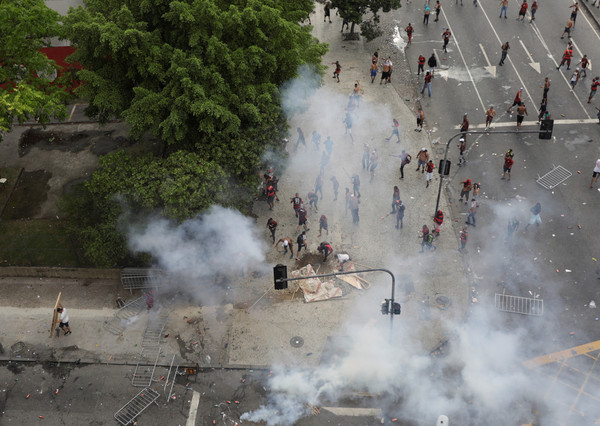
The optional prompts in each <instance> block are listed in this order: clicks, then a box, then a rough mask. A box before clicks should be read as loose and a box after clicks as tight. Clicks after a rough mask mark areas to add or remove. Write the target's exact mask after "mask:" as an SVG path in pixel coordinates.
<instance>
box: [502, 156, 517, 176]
mask: <svg viewBox="0 0 600 426" xmlns="http://www.w3.org/2000/svg"><path fill="white" fill-rule="evenodd" d="M513 164H515V161H514V160H513V154H512V149H509V150H508V152H507V153H506V154H505V155H504V166H503V167H502V177H501V178H500V179H502V180H504V179H506V178H505V176H506V174H507V173H508V180H510V172H511V170H512V166H513Z"/></svg>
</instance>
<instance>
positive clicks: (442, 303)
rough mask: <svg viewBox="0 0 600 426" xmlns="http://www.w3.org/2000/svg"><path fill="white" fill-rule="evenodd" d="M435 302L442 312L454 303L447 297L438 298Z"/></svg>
mask: <svg viewBox="0 0 600 426" xmlns="http://www.w3.org/2000/svg"><path fill="white" fill-rule="evenodd" d="M435 302H436V303H437V306H438V308H440V309H441V310H444V309H446V308H447V307H448V306H450V304H451V303H452V302H451V301H450V299H448V298H447V297H446V296H438V297H437V298H436V299H435Z"/></svg>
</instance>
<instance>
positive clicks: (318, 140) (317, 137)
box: [312, 130, 321, 151]
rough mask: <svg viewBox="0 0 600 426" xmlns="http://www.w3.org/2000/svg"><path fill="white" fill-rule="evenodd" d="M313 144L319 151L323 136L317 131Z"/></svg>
mask: <svg viewBox="0 0 600 426" xmlns="http://www.w3.org/2000/svg"><path fill="white" fill-rule="evenodd" d="M312 143H313V144H314V145H315V151H318V150H319V145H320V144H321V135H320V134H319V133H317V131H316V130H313V132H312Z"/></svg>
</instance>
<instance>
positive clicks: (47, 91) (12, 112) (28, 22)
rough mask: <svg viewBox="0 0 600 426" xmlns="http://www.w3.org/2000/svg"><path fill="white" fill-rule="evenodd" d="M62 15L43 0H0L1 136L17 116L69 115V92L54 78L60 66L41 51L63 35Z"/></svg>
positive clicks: (44, 120) (43, 120) (47, 117)
mask: <svg viewBox="0 0 600 426" xmlns="http://www.w3.org/2000/svg"><path fill="white" fill-rule="evenodd" d="M59 17H60V16H59V15H58V13H56V12H54V11H53V10H51V9H49V8H48V7H47V6H46V5H45V3H44V0H0V64H1V66H0V140H1V138H2V132H7V131H9V130H10V129H11V128H12V124H13V122H14V121H15V119H16V120H17V121H18V122H20V123H23V122H25V121H27V120H29V119H32V118H35V119H36V120H38V122H40V123H42V124H46V123H48V122H49V121H50V119H51V118H52V117H53V116H54V117H57V118H65V117H66V116H67V110H66V105H65V100H66V99H67V97H68V94H67V92H65V91H64V90H63V89H62V88H61V87H60V85H57V84H54V83H53V82H52V79H53V77H54V76H55V75H56V74H57V71H58V70H57V66H56V64H55V63H54V61H51V60H50V59H48V58H47V57H46V55H44V54H43V53H42V52H41V51H40V49H41V48H43V47H46V46H48V45H49V41H50V38H51V37H55V36H58V35H60V25H59Z"/></svg>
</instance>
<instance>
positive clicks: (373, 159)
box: [369, 149, 379, 181]
mask: <svg viewBox="0 0 600 426" xmlns="http://www.w3.org/2000/svg"><path fill="white" fill-rule="evenodd" d="M369 163H370V166H369V172H370V173H371V181H373V179H374V178H375V169H376V168H377V165H378V164H379V155H378V154H377V150H376V149H374V150H373V151H372V152H371V157H370V158H369Z"/></svg>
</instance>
